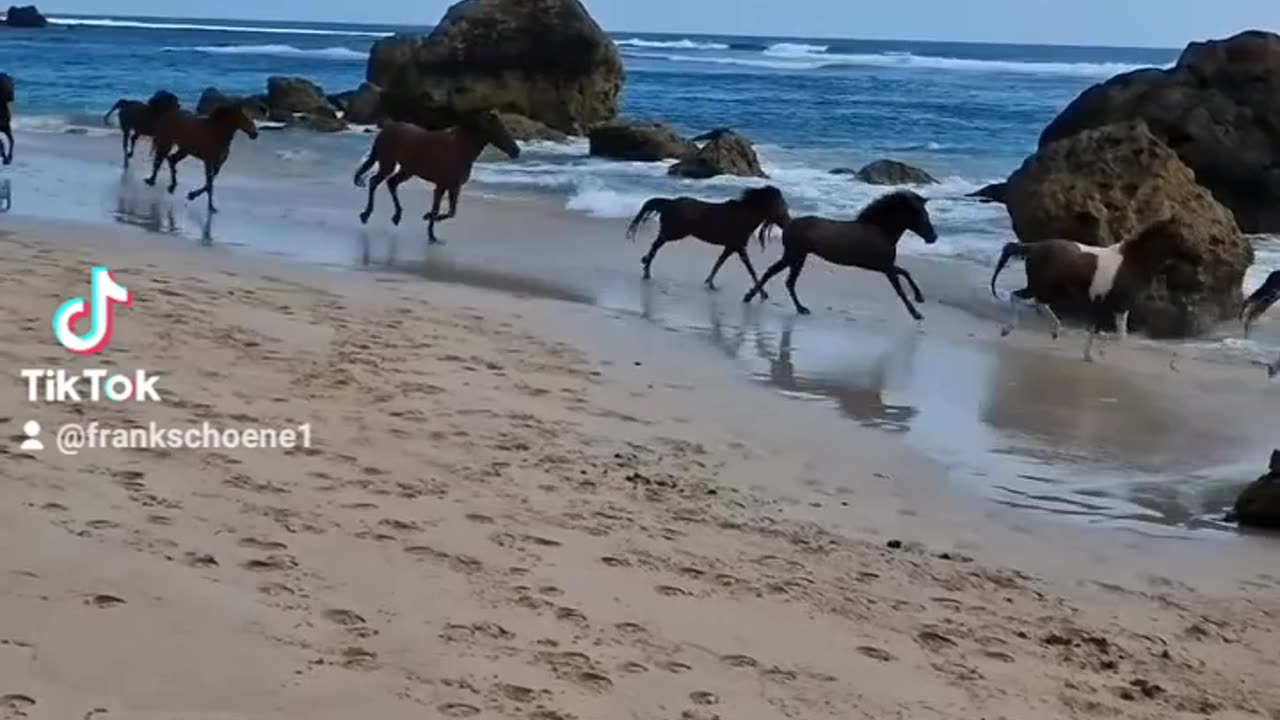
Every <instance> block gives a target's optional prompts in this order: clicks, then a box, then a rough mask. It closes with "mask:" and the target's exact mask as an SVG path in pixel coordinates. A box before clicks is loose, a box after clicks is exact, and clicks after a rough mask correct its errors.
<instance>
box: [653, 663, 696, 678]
mask: <svg viewBox="0 0 1280 720" xmlns="http://www.w3.org/2000/svg"><path fill="white" fill-rule="evenodd" d="M658 667H659V668H661V669H662V670H666V671H667V672H669V673H671V674H672V675H679V674H681V673H687V672H689V671H690V670H692V669H693V666H692V665H690V664H688V663H683V662H680V661H679V660H663V661H661V662H659V663H658Z"/></svg>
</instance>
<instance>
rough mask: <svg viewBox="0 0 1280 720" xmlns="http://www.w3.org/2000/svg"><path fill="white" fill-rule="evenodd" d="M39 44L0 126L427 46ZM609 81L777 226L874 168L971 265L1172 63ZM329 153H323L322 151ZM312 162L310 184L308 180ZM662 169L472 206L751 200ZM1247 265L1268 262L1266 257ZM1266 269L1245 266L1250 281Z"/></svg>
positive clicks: (333, 165) (926, 67)
mask: <svg viewBox="0 0 1280 720" xmlns="http://www.w3.org/2000/svg"><path fill="white" fill-rule="evenodd" d="M52 22H53V25H52V27H50V28H48V29H45V30H38V31H37V30H5V31H3V32H0V37H2V38H3V41H2V42H0V69H3V70H5V71H8V72H10V73H12V74H14V75H15V76H16V77H17V79H18V83H19V88H18V91H19V99H18V108H17V110H18V115H19V118H18V120H17V125H18V127H19V128H20V129H23V130H27V131H48V132H63V131H66V130H67V129H68V128H69V127H71V126H76V127H81V128H85V129H88V131H90V132H95V133H106V132H110V130H109V129H107V128H105V127H104V126H103V122H102V114H103V113H104V112H105V111H106V110H107V108H109V107H110V106H111V105H112V104H113V103H114V102H115V100H116V99H118V98H120V97H136V98H145V97H146V96H148V95H150V93H151V92H153V91H154V90H156V89H157V88H161V87H163V88H168V89H170V90H172V91H174V92H176V93H178V94H179V96H180V97H182V99H183V101H184V103H186V104H188V105H194V104H195V102H196V100H197V98H198V97H199V95H200V92H201V91H202V90H203V89H204V88H205V87H208V86H217V87H218V88H220V89H222V90H223V91H226V92H230V93H246V94H248V93H255V92H263V91H264V88H265V79H266V78H267V76H269V75H300V76H304V77H307V78H310V79H312V80H314V81H316V82H318V83H320V84H321V85H322V86H323V87H324V88H325V89H326V91H328V92H340V91H343V90H348V89H351V88H354V87H356V86H357V85H359V83H360V82H361V81H362V80H363V79H364V73H365V64H366V59H367V57H368V52H369V48H370V46H371V45H372V44H373V43H374V42H375V41H376V40H377V39H378V38H379V37H382V36H386V35H389V34H393V33H402V32H413V33H422V32H426V31H428V30H429V28H425V27H392V26H367V25H347V24H332V23H307V22H259V21H237V20H191V19H173V18H139V17H131V18H121V17H82V16H60V17H54V18H52ZM613 38H614V40H615V41H616V42H617V44H618V46H619V49H620V50H621V52H622V55H623V58H624V61H625V64H626V70H627V82H626V86H625V90H624V94H623V97H622V114H623V115H624V116H627V117H633V118H647V119H660V120H663V121H665V122H669V123H671V124H673V125H675V126H676V127H677V128H679V129H680V130H682V131H684V132H686V133H689V134H695V133H698V132H702V131H706V130H709V129H712V128H716V127H723V126H729V127H733V128H735V129H737V130H739V131H740V132H742V133H744V134H745V135H747V136H748V137H749V138H751V139H752V140H753V141H754V142H755V143H756V145H757V149H758V151H759V152H760V154H761V157H762V161H763V164H764V166H765V169H766V171H767V172H768V173H769V174H770V176H771V178H772V180H773V182H774V183H775V184H777V185H779V186H780V187H782V189H783V190H784V191H785V192H786V193H787V196H788V199H789V201H790V202H791V204H792V207H793V210H794V211H795V212H799V213H804V212H819V213H827V214H832V215H841V214H852V213H855V212H857V210H858V209H859V208H860V207H862V206H863V205H864V204H865V203H866V202H868V201H869V200H870V199H872V198H873V197H875V196H876V195H878V194H879V193H881V192H883V190H884V189H883V188H875V187H871V186H867V185H864V184H861V183H859V182H857V181H855V180H853V179H851V178H849V177H847V176H837V175H832V174H830V172H829V171H830V170H831V169H833V168H837V167H854V168H856V167H860V166H861V165H862V164H864V163H866V162H869V161H871V160H875V159H878V158H882V157H888V158H893V159H898V160H902V161H906V162H910V163H913V164H917V165H919V166H921V167H923V168H925V169H926V170H928V171H929V172H931V173H932V174H933V175H934V176H935V177H938V178H940V179H941V180H942V183H941V184H940V185H939V186H937V187H934V188H931V189H930V190H929V194H930V195H931V197H932V198H933V202H932V204H931V208H933V211H934V214H935V222H937V223H938V225H939V227H940V229H941V230H942V232H943V240H942V241H941V242H939V243H938V244H937V245H934V246H931V247H929V248H927V249H926V248H924V247H923V245H921V244H914V243H908V244H907V245H906V246H904V251H905V252H914V253H922V254H923V253H928V254H932V255H942V256H947V257H954V258H959V259H964V260H968V261H973V262H978V263H984V264H986V263H989V262H990V261H991V258H992V254H993V252H994V250H995V248H998V247H999V246H1000V245H1001V244H1002V243H1003V242H1005V241H1007V240H1008V239H1009V229H1008V220H1007V217H1006V215H1005V213H1004V210H1003V208H1002V207H1001V206H999V205H993V204H981V203H977V202H974V201H971V200H968V199H965V198H964V195H965V193H967V192H971V191H972V190H974V189H976V188H978V187H980V186H981V185H983V184H986V183H988V182H993V181H997V180H1001V179H1003V178H1004V177H1005V176H1007V174H1008V173H1009V172H1010V171H1011V170H1013V169H1014V168H1016V167H1017V166H1018V164H1019V163H1021V161H1022V160H1023V159H1024V158H1025V157H1026V155H1027V154H1028V153H1030V152H1031V151H1032V150H1033V149H1034V147H1035V144H1036V140H1037V137H1038V135H1039V133H1040V131H1041V129H1042V128H1043V127H1044V126H1045V125H1046V124H1047V123H1048V122H1049V121H1050V120H1052V119H1053V117H1054V116H1055V115H1056V114H1057V113H1058V112H1059V111H1060V110H1061V109H1062V108H1063V107H1064V106H1065V105H1066V104H1067V103H1068V102H1070V101H1071V100H1072V99H1073V98H1074V97H1076V96H1077V95H1078V94H1079V93H1080V92H1081V91H1082V90H1084V89H1085V88H1087V87H1089V86H1090V85H1091V84H1093V83H1096V82H1099V81H1102V80H1105V79H1106V78H1108V77H1110V76H1112V75H1115V74H1117V73H1120V72H1124V71H1127V70H1132V69H1135V68H1139V67H1149V66H1168V65H1170V64H1172V63H1173V62H1174V61H1175V60H1176V59H1177V56H1178V53H1179V50H1177V49H1151V48H1115V47H1063V46H1036V45H993V44H982V43H934V42H909V41H882V40H876V41H871V40H825V39H824V40H816V39H806V38H785V37H773V38H762V37H749V38H748V37H729V36H714V35H654V34H637V33H626V32H617V33H613ZM367 142H368V140H367V138H366V137H364V136H363V135H362V134H361V133H360V132H359V130H358V129H357V130H356V131H353V132H351V133H347V134H345V136H344V137H332V136H324V137H321V136H310V137H300V136H299V137H297V139H296V144H297V151H296V152H290V153H285V154H284V156H283V159H284V161H286V162H294V163H297V164H298V167H296V168H294V171H293V172H292V173H291V174H295V175H302V174H306V173H339V174H347V173H350V171H351V167H350V166H352V165H354V164H355V161H356V159H357V158H358V157H359V156H360V154H361V153H362V152H363V148H364V146H365V145H366V144H367ZM335 143H337V144H343V143H345V144H346V145H348V146H349V147H346V148H345V149H344V150H342V151H341V152H334V151H331V150H328V149H325V146H326V144H328V145H332V144H335ZM326 162H327V163H329V164H328V165H326V164H325V163H326ZM665 169H666V164H665V163H617V162H609V161H603V160H597V159H594V158H590V157H588V156H587V152H586V143H585V141H583V140H578V141H575V142H571V143H569V144H565V145H554V144H534V145H533V146H530V147H527V148H526V152H525V154H524V155H523V156H522V157H521V159H520V160H519V161H517V162H509V161H490V162H484V163H482V164H481V165H480V166H479V167H478V168H477V172H476V175H475V185H476V188H478V189H479V191H481V192H485V193H488V194H494V195H515V196H523V197H533V198H539V199H543V200H545V201H547V202H550V203H553V204H555V205H557V206H559V207H561V208H563V209H567V210H569V211H573V212H578V213H583V214H586V215H591V216H595V217H604V218H624V217H629V216H630V215H631V214H632V213H634V212H635V209H636V208H637V207H638V206H639V204H640V203H642V202H643V201H644V200H645V199H646V198H648V197H650V196H652V195H654V194H659V193H663V194H667V193H673V192H680V193H685V194H692V195H699V196H704V197H708V198H723V197H724V196H726V195H729V194H733V193H736V192H737V191H738V190H739V189H740V188H741V187H742V186H743V185H744V184H750V183H753V182H754V181H745V180H740V179H717V180H711V181H676V180H672V179H669V178H667V176H666V174H665ZM1264 259H1265V260H1268V261H1269V260H1273V259H1280V258H1271V257H1270V255H1266V257H1265V258H1264ZM1275 264H1276V263H1275V262H1263V261H1260V263H1259V267H1258V268H1256V269H1255V272H1254V274H1253V275H1251V278H1250V282H1255V281H1257V279H1258V276H1259V275H1260V273H1261V272H1262V270H1263V269H1265V268H1266V267H1271V266H1274V265H1275Z"/></svg>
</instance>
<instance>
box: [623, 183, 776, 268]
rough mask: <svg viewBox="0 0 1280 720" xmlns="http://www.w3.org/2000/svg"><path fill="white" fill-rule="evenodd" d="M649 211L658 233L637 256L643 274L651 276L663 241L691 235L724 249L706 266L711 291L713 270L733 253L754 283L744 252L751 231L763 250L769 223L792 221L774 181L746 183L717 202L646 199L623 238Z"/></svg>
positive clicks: (630, 234) (631, 235)
mask: <svg viewBox="0 0 1280 720" xmlns="http://www.w3.org/2000/svg"><path fill="white" fill-rule="evenodd" d="M653 215H657V216H658V222H659V227H658V237H657V239H656V240H654V241H653V246H652V247H650V248H649V252H648V253H646V254H645V256H644V257H643V258H642V259H641V262H642V263H643V264H644V279H645V280H648V279H649V278H650V272H649V270H650V266H651V265H653V259H654V257H656V256H657V254H658V251H659V250H661V249H662V246H663V245H666V244H667V243H669V242H675V241H677V240H681V239H684V238H686V237H689V236H693V237H695V238H697V239H699V240H701V241H703V242H705V243H708V244H711V245H718V246H720V247H722V248H724V251H723V252H721V253H720V257H719V258H718V259H717V260H716V263H715V265H714V266H713V267H712V268H711V274H710V275H708V276H707V279H706V280H704V281H703V284H705V285H706V286H707V288H708V289H710V290H715V289H716V286H715V279H716V273H718V272H720V266H721V265H724V263H725V261H726V260H728V259H729V257H730V256H732V255H737V256H738V258H739V259H741V260H742V264H743V265H745V266H746V268H747V273H748V274H750V275H751V282H752V283H753V284H754V283H758V282H759V281H760V279H759V278H758V277H757V276H756V269H755V268H754V267H752V265H751V258H749V257H747V244H748V243H750V242H751V236H752V234H753V233H756V230H757V228H758V229H759V232H758V233H756V234H757V235H758V237H759V239H760V248H761V249H762V250H763V249H764V247H765V240H766V238H767V237H768V233H769V228H771V227H779V228H785V227H786V226H787V223H789V222H790V221H791V214H790V211H789V209H788V208H787V201H786V198H784V197H783V196H782V191H781V190H779V189H778V188H776V187H774V186H773V185H766V186H764V187H759V188H750V189H747V190H744V191H743V192H742V195H741V196H739V197H738V198H736V199H733V200H726V201H724V202H719V203H712V202H706V201H704V200H698V199H695V198H691V197H676V198H667V197H656V198H650V199H649V200H647V201H646V202H645V203H644V205H642V206H641V208H640V212H639V213H637V214H636V216H635V219H634V220H632V221H631V224H630V225H628V226H627V239H628V240H633V241H634V240H635V238H636V232H637V231H638V230H639V229H640V226H641V225H643V224H644V223H645V221H647V220H648V219H649V218H650V217H652V216H653Z"/></svg>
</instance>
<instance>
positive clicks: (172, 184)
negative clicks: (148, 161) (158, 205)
mask: <svg viewBox="0 0 1280 720" xmlns="http://www.w3.org/2000/svg"><path fill="white" fill-rule="evenodd" d="M186 157H187V151H186V150H183V149H182V148H178V152H176V153H174V154H172V155H170V156H169V194H170V195H172V194H173V191H174V190H177V189H178V163H180V162H182V161H183V160H185V159H186Z"/></svg>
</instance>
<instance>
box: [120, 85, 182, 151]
mask: <svg viewBox="0 0 1280 720" xmlns="http://www.w3.org/2000/svg"><path fill="white" fill-rule="evenodd" d="M179 106H180V103H179V101H178V96H177V95H174V94H173V93H171V92H169V91H168V90H159V91H157V92H156V94H155V95H152V96H151V99H150V100H148V101H147V102H142V101H141V100H131V99H129V98H120V99H119V100H117V101H116V104H115V105H112V106H111V109H110V110H108V111H107V114H106V115H104V116H103V118H102V121H103V122H104V123H108V122H110V120H111V115H112V114H113V113H119V115H117V117H118V118H119V120H120V133H121V138H120V150H121V152H122V153H123V154H124V166H125V168H126V169H127V168H128V167H129V160H130V159H131V158H132V157H133V149H134V148H135V147H136V146H137V144H138V138H139V137H141V136H143V135H146V136H147V137H149V138H153V139H154V138H155V135H156V121H157V120H158V119H159V118H161V117H163V116H164V115H166V114H167V113H168V112H169V111H170V110H177V109H179Z"/></svg>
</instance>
